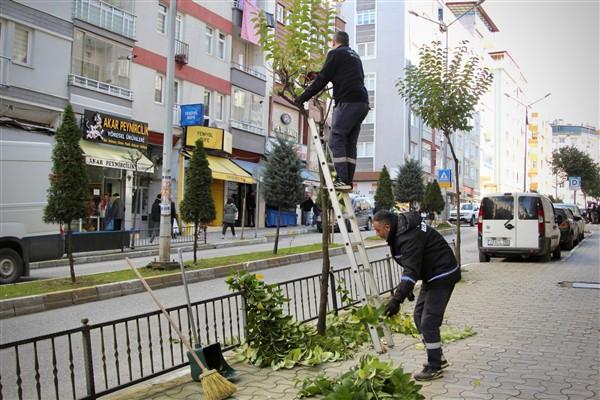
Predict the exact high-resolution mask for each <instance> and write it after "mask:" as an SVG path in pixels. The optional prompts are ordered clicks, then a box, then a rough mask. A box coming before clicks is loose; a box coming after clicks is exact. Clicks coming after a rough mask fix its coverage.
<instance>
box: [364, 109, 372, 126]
mask: <svg viewBox="0 0 600 400" xmlns="http://www.w3.org/2000/svg"><path fill="white" fill-rule="evenodd" d="M362 123H363V124H374V123H375V109H374V108H371V109H370V110H369V113H368V114H367V116H366V117H365V119H364V120H363V122H362Z"/></svg>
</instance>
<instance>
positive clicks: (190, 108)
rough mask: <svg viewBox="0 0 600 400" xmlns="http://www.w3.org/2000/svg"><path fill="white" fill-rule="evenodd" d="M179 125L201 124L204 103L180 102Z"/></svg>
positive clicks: (202, 121)
mask: <svg viewBox="0 0 600 400" xmlns="http://www.w3.org/2000/svg"><path fill="white" fill-rule="evenodd" d="M180 123H181V126H190V125H202V124H203V123H204V104H182V105H181V121H180Z"/></svg>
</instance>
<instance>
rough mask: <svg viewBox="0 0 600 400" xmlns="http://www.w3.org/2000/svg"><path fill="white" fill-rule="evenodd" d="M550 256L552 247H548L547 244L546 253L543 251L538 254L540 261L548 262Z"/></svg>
mask: <svg viewBox="0 0 600 400" xmlns="http://www.w3.org/2000/svg"><path fill="white" fill-rule="evenodd" d="M551 258H552V249H550V246H548V250H546V253H544V254H542V255H541V256H540V261H541V262H548V261H550V260H551Z"/></svg>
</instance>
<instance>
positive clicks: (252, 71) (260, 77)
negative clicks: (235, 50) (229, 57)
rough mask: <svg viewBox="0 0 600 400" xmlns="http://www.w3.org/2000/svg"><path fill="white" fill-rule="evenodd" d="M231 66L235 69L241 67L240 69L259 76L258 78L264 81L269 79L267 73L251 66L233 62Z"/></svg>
mask: <svg viewBox="0 0 600 400" xmlns="http://www.w3.org/2000/svg"><path fill="white" fill-rule="evenodd" d="M231 67H232V68H235V69H239V70H240V71H244V72H245V73H247V74H250V75H252V76H255V77H257V78H258V79H262V80H263V81H266V80H267V76H266V75H265V74H263V73H262V72H258V71H257V70H255V69H252V68H250V67H246V66H245V65H240V64H237V63H234V62H232V63H231Z"/></svg>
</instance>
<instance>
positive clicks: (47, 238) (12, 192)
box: [0, 128, 64, 283]
mask: <svg viewBox="0 0 600 400" xmlns="http://www.w3.org/2000/svg"><path fill="white" fill-rule="evenodd" d="M2 129H5V128H2ZM51 155H52V146H51V144H50V143H40V142H25V141H11V140H0V283H12V282H15V281H16V280H18V279H19V278H20V277H21V276H29V262H31V261H43V260H51V259H57V258H61V257H62V255H63V253H64V239H63V235H62V232H61V229H60V226H59V225H57V224H46V223H44V220H43V216H44V207H45V206H46V203H47V201H46V197H47V190H48V187H49V186H50V183H49V180H48V177H49V175H50V173H51V170H52V159H51Z"/></svg>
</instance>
